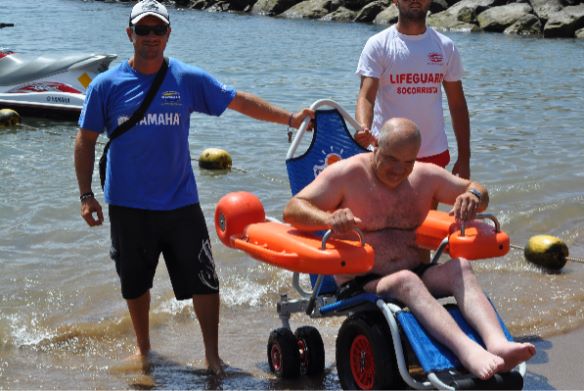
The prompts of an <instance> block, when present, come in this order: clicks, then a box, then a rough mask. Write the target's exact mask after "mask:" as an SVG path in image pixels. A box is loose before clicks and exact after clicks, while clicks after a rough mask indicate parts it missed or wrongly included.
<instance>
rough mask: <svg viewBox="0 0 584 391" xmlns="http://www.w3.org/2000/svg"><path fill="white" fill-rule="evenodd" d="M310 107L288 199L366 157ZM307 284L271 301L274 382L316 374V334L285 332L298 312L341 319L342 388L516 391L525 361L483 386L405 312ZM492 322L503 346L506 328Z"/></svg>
mask: <svg viewBox="0 0 584 391" xmlns="http://www.w3.org/2000/svg"><path fill="white" fill-rule="evenodd" d="M311 107H312V109H314V110H316V117H315V126H314V130H313V131H312V133H311V135H312V140H311V141H310V145H309V147H308V148H307V149H306V151H305V152H304V153H302V154H301V155H298V156H297V149H298V148H299V146H300V144H301V140H302V138H303V136H304V134H305V133H306V125H307V123H308V121H306V122H305V123H303V125H302V126H301V128H300V129H299V131H298V132H297V134H296V136H295V138H294V140H293V142H292V144H291V146H290V149H289V151H288V155H287V157H286V166H287V170H288V175H289V179H290V186H291V190H292V194H296V193H297V192H298V191H300V190H301V189H302V188H303V187H304V186H306V185H307V184H308V183H310V182H311V181H312V180H313V179H314V178H315V177H316V175H318V174H319V173H320V172H321V171H322V170H324V168H325V167H326V166H327V165H328V164H331V163H334V162H335V161H337V160H339V159H344V158H347V157H350V156H352V155H354V154H357V153H361V152H366V151H367V150H365V149H363V148H362V147H360V146H359V145H357V144H356V143H355V141H354V140H353V138H352V137H351V133H350V132H349V130H348V129H347V124H346V123H349V124H350V125H351V126H352V127H353V128H354V129H358V128H359V125H358V124H357V122H356V121H355V120H354V119H353V118H352V117H351V116H350V115H349V114H347V112H346V111H345V110H343V108H342V107H340V106H339V105H338V104H337V103H336V102H334V101H330V100H319V101H317V102H315V103H314V104H313V105H312V106H311ZM325 107H327V108H325ZM309 134H310V133H309ZM484 216H487V215H484ZM484 216H481V217H484ZM487 217H488V218H490V219H492V220H493V221H494V222H495V226H496V229H497V230H498V229H499V228H498V222H497V221H496V219H495V218H494V217H493V216H487ZM324 240H326V239H323V241H324ZM447 246H448V238H445V239H444V240H443V241H442V243H441V244H440V246H439V247H438V248H437V249H436V250H435V252H434V256H433V259H432V262H437V261H438V259H439V258H440V256H441V254H442V253H443V251H444V250H445V249H446V248H447ZM310 281H311V285H312V291H311V292H307V291H305V290H304V289H303V288H302V286H301V284H300V274H299V273H297V272H294V274H293V286H294V289H295V290H296V291H297V293H298V294H299V295H300V299H291V298H289V297H288V295H282V296H281V298H280V300H279V302H278V303H277V313H278V316H279V318H280V320H281V322H282V327H281V328H279V329H276V330H273V331H272V332H271V334H270V337H269V340H268V346H267V353H268V361H269V365H270V369H271V370H272V371H273V372H274V373H276V375H278V376H280V377H295V376H299V375H301V374H308V375H311V374H317V373H322V372H323V371H324V356H325V353H324V346H323V341H322V338H321V336H320V334H319V332H318V330H317V329H316V328H314V327H312V326H303V327H300V328H298V329H297V330H296V331H295V333H292V331H291V330H292V329H291V327H290V317H291V314H292V313H299V312H304V313H306V314H307V315H308V316H309V317H311V318H320V317H328V316H347V319H346V320H345V321H344V323H343V325H342V326H341V328H340V330H339V333H338V336H337V341H336V366H337V371H338V376H339V379H340V383H341V386H342V387H343V388H344V389H402V388H405V387H411V388H414V389H433V388H435V389H446V390H453V389H521V388H522V387H523V377H524V375H525V371H526V365H525V363H522V364H521V365H519V366H518V367H517V368H515V369H514V370H513V371H511V372H509V373H504V374H497V375H495V376H494V377H493V378H492V379H489V380H488V381H481V380H479V379H476V378H473V377H472V376H471V375H470V374H468V372H467V371H466V370H464V368H463V367H462V365H461V364H460V362H459V361H458V359H457V358H456V357H455V356H454V355H453V354H452V353H451V352H450V351H449V350H448V349H446V348H445V347H444V346H442V345H441V344H440V343H438V342H437V341H435V340H434V339H433V338H432V337H431V336H429V335H428V334H427V333H426V332H425V331H424V329H423V328H422V327H421V326H420V324H419V323H418V321H417V320H416V318H415V317H414V316H413V315H412V314H411V312H409V311H408V309H407V308H404V307H403V306H401V305H399V303H395V302H388V301H386V300H383V299H382V298H381V297H378V296H376V295H375V294H371V293H365V292H357V293H356V294H354V295H351V296H350V297H344V296H343V297H340V296H338V295H337V291H338V288H337V286H336V284H335V281H334V279H333V278H332V276H325V275H311V276H310ZM444 306H445V308H446V309H447V311H448V312H449V313H450V314H451V315H452V316H453V318H454V319H455V320H456V322H457V323H458V324H459V326H460V327H461V329H462V330H464V331H465V332H466V334H467V335H469V337H470V338H472V339H474V340H476V341H477V342H479V343H481V344H482V341H481V340H480V337H479V336H478V335H477V333H476V332H475V331H474V330H472V328H471V327H470V326H469V325H468V323H467V322H466V321H465V320H464V318H463V317H462V315H461V313H460V310H459V309H458V307H457V306H456V305H455V304H444ZM499 320H500V323H501V326H502V327H503V330H504V332H505V333H506V335H507V337H508V338H509V339H510V340H511V339H512V337H511V335H510V334H509V332H508V330H507V328H506V327H505V325H504V323H503V322H502V320H501V319H500V318H499Z"/></svg>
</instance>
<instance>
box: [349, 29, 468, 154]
mask: <svg viewBox="0 0 584 391" xmlns="http://www.w3.org/2000/svg"><path fill="white" fill-rule="evenodd" d="M463 72H464V70H463V67H462V62H461V60H460V54H459V53H458V50H457V49H456V47H455V46H454V43H453V42H452V40H451V39H450V38H448V37H446V36H445V35H443V34H440V33H438V32H437V31H435V30H434V29H432V28H430V27H428V28H427V29H426V32H425V33H424V34H421V35H405V34H401V33H399V32H398V31H397V28H396V26H395V25H393V26H391V27H389V28H387V29H385V30H383V31H381V32H379V33H378V34H375V35H374V36H372V37H371V38H369V40H368V41H367V43H366V44H365V48H364V49H363V52H362V53H361V57H360V58H359V64H358V65H357V71H356V72H355V73H356V74H358V75H361V76H367V77H374V78H376V79H379V89H378V91H377V97H376V99H375V109H374V117H373V126H372V129H371V130H372V132H373V134H374V135H377V134H378V133H379V129H381V127H382V125H383V124H384V123H385V121H387V120H388V119H390V118H393V117H405V118H408V119H411V120H412V121H414V122H415V123H416V124H417V125H418V127H419V129H420V132H421V133H422V146H421V147H420V151H419V153H418V157H419V158H422V157H427V156H433V155H437V154H439V153H442V152H444V151H445V150H447V149H448V140H447V138H446V133H445V130H444V114H443V112H442V82H443V81H458V80H461V78H462V74H463Z"/></svg>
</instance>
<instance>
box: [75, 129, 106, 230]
mask: <svg viewBox="0 0 584 391" xmlns="http://www.w3.org/2000/svg"><path fill="white" fill-rule="evenodd" d="M98 137H99V133H97V132H92V131H90V130H86V129H79V132H77V137H76V138H75V150H74V161H75V174H76V175H77V184H78V185H79V195H82V194H85V193H89V192H91V178H92V176H93V166H94V164H95V144H96V142H97V138H98ZM94 213H95V214H96V215H97V218H95V217H94ZM81 217H83V219H84V220H85V221H86V222H87V224H88V225H89V226H91V227H93V226H95V225H101V224H102V223H103V212H102V209H101V205H99V202H97V200H96V199H95V198H93V197H90V198H87V199H85V200H83V201H82V202H81Z"/></svg>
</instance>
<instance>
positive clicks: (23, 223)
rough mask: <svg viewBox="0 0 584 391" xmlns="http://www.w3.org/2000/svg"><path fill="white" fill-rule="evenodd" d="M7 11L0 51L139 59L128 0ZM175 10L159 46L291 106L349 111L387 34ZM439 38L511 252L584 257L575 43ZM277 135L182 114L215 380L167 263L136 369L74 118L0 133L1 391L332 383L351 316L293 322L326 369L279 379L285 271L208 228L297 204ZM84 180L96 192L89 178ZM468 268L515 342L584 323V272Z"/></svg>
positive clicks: (254, 124) (275, 130)
mask: <svg viewBox="0 0 584 391" xmlns="http://www.w3.org/2000/svg"><path fill="white" fill-rule="evenodd" d="M41 4H42V7H41ZM2 6H3V7H2V8H3V10H4V11H6V12H3V13H2V15H1V18H2V20H0V22H3V23H14V24H15V26H14V27H12V28H5V29H2V30H0V46H4V47H10V48H11V49H13V50H14V51H17V52H21V53H26V54H30V55H33V54H39V55H40V54H69V53H79V52H84V53H86V52H95V53H114V54H117V55H118V59H117V60H116V61H115V62H114V64H115V63H118V62H119V61H124V60H125V59H127V58H128V57H129V56H130V55H131V53H132V46H131V44H130V42H129V40H128V37H127V35H126V33H125V27H126V26H127V23H128V15H129V12H130V6H131V5H130V4H123V3H104V2H93V1H88V2H87V1H78V0H45V1H43V2H42V3H41V2H37V1H31V0H27V1H20V0H19V1H17V0H3V1H2ZM41 8H42V9H41ZM170 11H171V20H172V34H171V37H170V41H169V44H168V48H167V52H166V54H167V55H169V56H174V57H177V58H179V59H181V60H183V61H185V62H187V63H190V64H194V65H197V66H200V67H202V68H203V69H206V70H208V71H209V72H211V73H212V74H214V75H215V76H216V77H218V78H219V79H220V80H221V81H223V82H225V83H227V84H230V85H233V86H235V87H236V88H237V89H240V90H244V91H249V92H252V93H254V94H257V95H259V96H261V97H263V98H265V99H267V100H269V101H271V102H273V103H275V104H277V105H280V106H282V107H285V108H287V109H290V110H297V109H300V108H302V107H305V106H308V105H310V104H311V103H312V102H314V101H315V100H317V99H321V98H330V99H334V100H336V101H337V102H339V103H340V104H341V105H342V106H343V107H345V108H346V109H347V110H348V111H349V112H350V113H353V112H354V105H355V99H356V96H357V92H358V88H359V80H358V78H357V77H356V76H355V75H354V70H355V67H356V64H357V60H358V57H359V54H360V52H361V49H362V47H363V45H364V43H365V41H366V40H367V38H368V37H369V36H370V35H372V34H374V33H376V32H378V31H380V30H381V29H382V28H383V27H380V26H374V25H364V24H353V23H326V22H318V21H303V20H285V19H276V18H268V17H260V16H250V15H239V14H227V13H209V12H202V11H194V10H176V9H174V8H171V10H170ZM448 35H449V36H450V37H451V38H452V39H453V40H454V41H455V42H456V44H457V46H458V48H459V50H460V52H461V55H462V59H463V63H464V66H465V70H466V71H465V76H464V80H463V82H464V89H465V92H466V97H467V101H468V105H469V108H470V114H471V125H472V177H473V178H474V179H475V180H478V181H480V182H481V183H483V184H484V185H486V186H487V187H488V188H489V191H490V195H491V206H490V208H489V210H490V211H491V212H492V213H494V214H496V215H497V217H498V218H499V220H500V221H501V224H502V227H503V229H504V230H505V231H506V232H507V233H509V235H510V236H511V240H512V243H513V244H515V245H518V246H523V245H525V243H526V242H527V240H528V239H529V238H530V237H531V236H533V235H536V234H542V233H547V234H551V235H554V236H558V237H560V238H562V239H563V240H564V241H565V242H566V243H567V245H568V246H569V248H570V250H571V254H572V255H574V256H580V257H584V239H583V238H584V174H583V170H582V161H583V157H582V150H583V147H584V142H583V134H584V133H583V132H584V125H583V123H584V114H583V110H582V108H583V107H584V98H583V94H582V89H583V87H584V66H583V64H584V41H577V40H561V39H558V40H544V39H537V38H525V37H511V36H505V35H502V34H487V33H479V34H465V33H448ZM445 115H446V117H447V121H448V123H447V126H448V134H449V141H450V144H451V146H452V151H453V152H454V153H453V155H454V156H453V161H454V159H455V158H456V152H455V151H456V146H455V140H454V137H453V133H452V131H451V126H450V122H449V118H448V117H449V116H448V112H447V111H445ZM286 130H287V129H286V127H285V126H282V125H274V124H269V123H263V122H258V121H254V120H251V119H249V118H246V117H244V116H242V115H240V114H238V113H235V112H227V113H225V114H224V115H223V116H221V117H220V118H214V117H207V116H204V115H200V114H193V115H192V118H191V135H190V139H189V142H190V149H191V154H192V156H193V158H194V160H193V169H194V171H195V175H196V177H197V181H198V184H199V190H200V198H201V202H202V206H203V210H204V212H205V215H206V216H207V224H208V226H209V230H210V232H211V238H212V245H213V251H214V255H215V261H216V264H217V271H218V274H219V278H220V281H221V328H220V345H221V354H222V357H223V359H224V360H225V361H226V362H228V363H229V364H230V367H229V369H228V372H227V377H226V378H225V379H223V380H216V379H213V378H212V377H208V376H206V375H205V373H204V371H202V368H204V353H203V347H202V341H201V336H200V331H199V328H198V325H197V323H196V320H195V316H194V314H193V310H192V305H191V304H190V303H188V302H177V301H175V300H174V298H173V294H172V290H171V287H170V284H169V282H168V275H167V273H166V269H165V267H164V266H163V262H161V266H160V267H159V269H158V273H157V277H156V280H155V286H154V288H153V290H152V308H151V329H152V330H151V334H152V344H153V348H154V350H155V351H156V352H157V354H156V356H155V358H154V365H153V366H152V368H150V369H149V370H147V371H143V370H141V369H139V368H136V367H135V365H133V364H132V363H127V362H125V361H123V360H124V358H125V357H127V356H128V355H130V354H131V353H133V349H134V337H133V334H132V332H131V325H130V320H129V317H128V314H127V310H126V307H125V303H124V302H123V300H122V299H121V296H120V293H119V282H118V277H117V275H116V274H115V270H114V265H113V262H112V261H111V260H110V259H109V257H108V248H109V226H108V224H107V222H106V224H104V225H103V226H101V227H96V228H89V227H88V226H86V224H85V222H84V221H83V220H82V219H81V217H80V216H79V199H78V189H77V184H76V179H75V174H74V169H73V144H74V137H75V133H76V131H77V127H76V124H75V123H71V122H64V123H63V122H54V121H48V120H42V119H36V120H33V119H25V120H24V122H23V124H22V126H20V127H17V128H12V129H0V388H3V389H23V388H24V389H29V388H33V389H36V388H57V389H62V388H67V389H70V388H75V389H86V388H99V389H111V388H141V389H144V388H211V389H290V388H293V389H299V388H306V389H335V388H339V386H340V385H339V383H338V380H337V376H336V369H335V364H334V344H335V337H336V333H337V331H338V329H339V327H340V325H341V323H342V321H343V319H342V318H330V319H321V320H310V319H308V318H307V317H306V316H302V315H294V316H293V317H292V327H293V328H296V327H298V326H301V325H314V326H317V327H318V328H319V330H320V331H321V333H322V336H323V339H324V342H325V347H326V352H327V355H326V371H325V374H324V375H323V376H321V377H317V378H310V379H308V378H302V379H300V380H294V381H283V380H279V379H276V378H275V377H274V376H273V375H272V374H270V372H269V368H268V364H267V358H266V343H267V338H268V335H269V333H270V331H271V330H272V329H274V328H277V327H279V326H280V322H279V320H278V317H277V313H276V308H275V305H276V302H277V301H278V299H279V297H280V294H282V293H290V294H291V295H292V296H294V291H293V288H292V285H291V273H289V272H286V271H283V270H279V269H276V268H273V267H270V266H267V265H265V264H262V263H259V262H256V261H254V260H252V259H251V258H249V257H248V256H246V255H245V254H243V253H241V252H236V251H234V250H230V249H227V248H226V247H224V246H223V245H222V244H221V243H220V242H219V240H218V239H217V237H216V235H215V233H214V227H213V221H212V219H213V212H214V207H215V204H216V203H217V201H218V200H219V198H220V197H221V196H222V195H223V194H226V193H228V192H231V191H240V190H245V191H251V192H254V193H255V194H257V195H258V196H259V197H260V198H261V200H262V201H263V203H264V205H265V208H266V212H267V214H268V215H270V216H274V217H276V218H279V217H281V213H282V209H283V207H284V205H285V203H286V202H287V200H288V198H289V196H290V190H289V187H288V181H287V176H286V170H285V166H284V159H285V155H286V151H287V148H288V143H287V137H286ZM102 141H103V140H101V141H100V144H99V145H98V153H100V151H101V148H102V147H103V142H102ZM208 147H219V148H224V149H226V150H228V151H229V152H230V153H231V155H232V157H233V161H234V167H233V169H232V170H231V171H230V172H210V171H204V170H200V169H199V168H198V166H197V162H196V158H197V157H198V156H199V154H200V153H201V152H202V150H204V149H205V148H208ZM94 183H95V185H94V191H96V193H97V194H96V195H97V198H98V200H100V201H102V200H103V198H102V194H101V192H100V191H99V186H98V185H97V176H94ZM379 207H382V206H379ZM474 266H475V270H476V271H477V274H478V276H479V279H480V281H481V283H482V285H483V287H484V289H485V291H486V292H487V293H488V294H489V296H490V297H491V299H492V300H493V302H494V303H495V305H496V306H497V308H498V309H499V311H500V313H501V316H502V317H503V318H504V319H505V321H506V323H507V325H508V327H509V328H510V330H511V332H512V333H513V334H514V335H515V336H517V337H519V339H530V338H536V339H538V338H539V339H545V338H547V337H550V336H553V335H556V334H560V333H568V332H570V331H572V330H575V329H577V328H580V327H582V326H584V304H583V303H584V284H583V281H584V265H582V264H579V263H574V262H569V263H568V264H567V265H566V266H565V267H564V268H563V270H562V272H561V273H557V274H550V273H546V272H544V271H542V270H540V269H539V268H538V267H536V266H534V265H531V264H529V263H527V262H526V261H525V260H524V258H523V255H522V251H518V250H511V252H509V254H508V255H506V256H505V257H502V258H500V259H493V260H485V261H480V262H476V263H474ZM530 382H531V383H530ZM534 382H535V380H533V379H531V380H530V377H529V376H528V377H527V379H526V387H527V388H540V387H541V385H540V384H538V383H536V382H535V383H534Z"/></svg>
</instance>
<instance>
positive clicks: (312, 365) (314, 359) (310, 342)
mask: <svg viewBox="0 0 584 391" xmlns="http://www.w3.org/2000/svg"><path fill="white" fill-rule="evenodd" d="M294 336H295V337H296V341H297V344H298V348H299V353H300V366H301V369H303V372H304V373H305V374H306V375H308V376H311V375H320V374H322V373H323V372H324V342H323V341H322V337H321V335H320V333H319V332H318V330H317V329H316V328H315V327H312V326H302V327H299V328H297V329H296V332H294Z"/></svg>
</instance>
